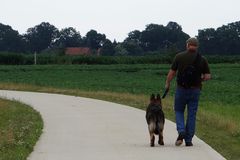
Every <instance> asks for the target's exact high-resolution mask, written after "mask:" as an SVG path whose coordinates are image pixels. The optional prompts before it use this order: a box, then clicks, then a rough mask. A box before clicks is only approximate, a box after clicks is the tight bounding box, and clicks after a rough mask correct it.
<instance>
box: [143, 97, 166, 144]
mask: <svg viewBox="0 0 240 160" xmlns="http://www.w3.org/2000/svg"><path fill="white" fill-rule="evenodd" d="M146 121H147V124H148V130H149V134H150V146H151V147H154V141H155V136H154V135H159V140H158V144H159V145H164V141H163V129H164V123H165V116H164V112H163V110H162V102H161V97H160V94H157V97H155V95H154V94H152V95H151V97H150V103H149V105H148V107H147V110H146Z"/></svg>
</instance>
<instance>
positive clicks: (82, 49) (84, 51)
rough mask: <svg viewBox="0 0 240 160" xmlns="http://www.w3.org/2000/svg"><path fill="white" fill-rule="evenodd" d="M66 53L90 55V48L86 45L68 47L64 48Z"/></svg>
mask: <svg viewBox="0 0 240 160" xmlns="http://www.w3.org/2000/svg"><path fill="white" fill-rule="evenodd" d="M65 54H66V55H92V50H91V49H90V48H88V47H69V48H66V49H65Z"/></svg>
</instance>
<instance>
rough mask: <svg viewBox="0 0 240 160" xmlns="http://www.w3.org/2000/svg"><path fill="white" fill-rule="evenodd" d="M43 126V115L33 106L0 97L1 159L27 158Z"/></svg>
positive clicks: (20, 159) (22, 159) (15, 159)
mask: <svg viewBox="0 0 240 160" xmlns="http://www.w3.org/2000/svg"><path fill="white" fill-rule="evenodd" d="M42 128H43V122H42V119H41V116H40V115H39V113H38V112H36V111H34V110H33V109H32V108H31V107H29V106H27V105H24V104H21V103H19V102H15V101H8V100H3V99H0V160H25V159H26V158H27V156H28V155H29V154H30V153H31V152H32V150H33V147H34V145H35V143H36V141H37V140H38V138H39V136H40V134H41V132H42Z"/></svg>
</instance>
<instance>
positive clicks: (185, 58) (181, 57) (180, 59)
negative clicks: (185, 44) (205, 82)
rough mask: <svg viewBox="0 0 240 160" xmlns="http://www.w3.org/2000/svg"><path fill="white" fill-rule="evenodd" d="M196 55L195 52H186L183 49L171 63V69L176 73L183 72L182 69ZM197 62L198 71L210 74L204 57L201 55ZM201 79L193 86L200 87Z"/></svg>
mask: <svg viewBox="0 0 240 160" xmlns="http://www.w3.org/2000/svg"><path fill="white" fill-rule="evenodd" d="M196 56H197V52H188V51H184V52H181V53H178V54H177V55H176V56H175V58H174V60H173V63H172V66H171V69H172V70H174V71H177V74H178V75H179V74H181V73H183V71H184V69H185V68H186V67H187V66H188V65H191V64H193V63H194V61H195V59H196ZM197 63H199V65H198V66H199V71H200V72H201V74H210V69H209V66H208V62H207V60H206V58H205V57H203V56H201V59H200V62H197ZM201 86H202V84H201V80H200V79H199V83H198V84H196V86H193V87H201Z"/></svg>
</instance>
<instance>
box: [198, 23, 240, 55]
mask: <svg viewBox="0 0 240 160" xmlns="http://www.w3.org/2000/svg"><path fill="white" fill-rule="evenodd" d="M198 39H199V42H200V48H199V49H200V52H203V53H205V54H224V55H226V54H239V53H240V21H238V22H234V23H229V24H228V25H223V26H222V27H218V28H217V29H216V30H215V29H213V28H207V29H203V30H199V31H198Z"/></svg>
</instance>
